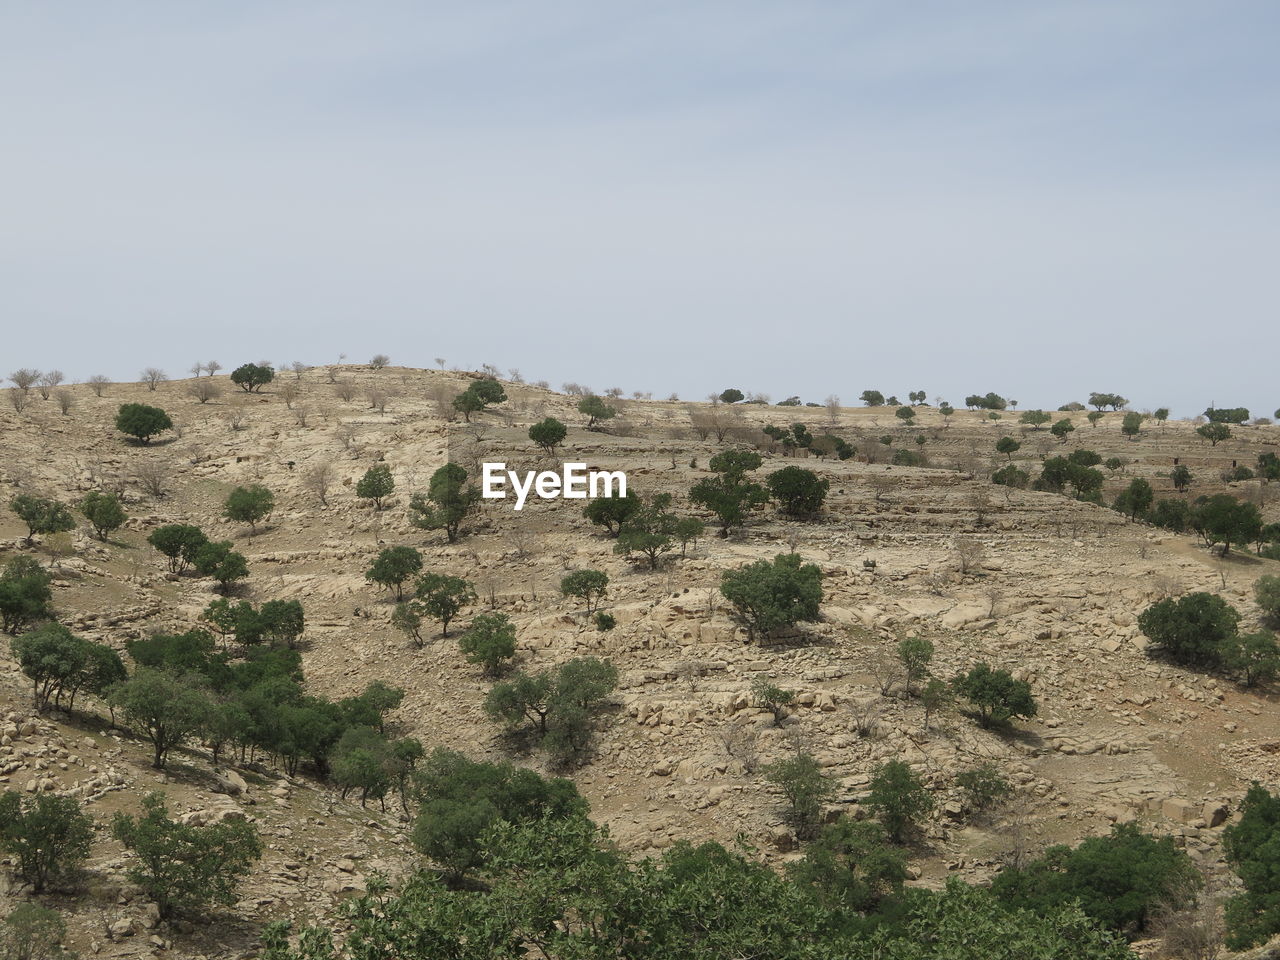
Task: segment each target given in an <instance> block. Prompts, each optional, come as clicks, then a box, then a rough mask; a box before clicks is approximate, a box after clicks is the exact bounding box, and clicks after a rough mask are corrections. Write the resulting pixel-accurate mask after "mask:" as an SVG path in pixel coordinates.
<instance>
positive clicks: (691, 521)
mask: <svg viewBox="0 0 1280 960" xmlns="http://www.w3.org/2000/svg"><path fill="white" fill-rule="evenodd" d="M706 530H707V525H706V524H705V523H703V522H702V521H701V520H699V519H698V518H697V517H681V518H680V519H678V520H677V521H676V525H675V528H674V530H673V531H672V533H673V535H674V536H675V539H676V540H678V541H679V542H680V556H681V557H683V556H685V553H686V551H687V550H688V547H689V544H691V543H692V544H695V545H696V544H697V542H698V538H699V537H701V536H702V535H703V534H704V533H705V532H706Z"/></svg>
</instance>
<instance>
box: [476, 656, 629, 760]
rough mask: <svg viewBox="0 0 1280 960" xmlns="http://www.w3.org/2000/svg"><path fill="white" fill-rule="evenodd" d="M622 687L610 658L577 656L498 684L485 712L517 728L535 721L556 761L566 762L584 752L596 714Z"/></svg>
mask: <svg viewBox="0 0 1280 960" xmlns="http://www.w3.org/2000/svg"><path fill="white" fill-rule="evenodd" d="M617 685H618V671H617V668H616V667H614V665H613V664H612V663H610V662H609V661H608V660H601V659H598V658H595V657H578V658H575V659H573V660H569V661H567V662H565V663H563V664H561V665H560V666H558V667H554V668H552V669H550V670H545V671H542V672H540V673H536V674H527V673H517V674H516V675H515V676H514V677H512V678H511V679H510V680H508V681H504V682H502V683H497V684H494V686H493V689H491V690H490V691H489V695H488V697H487V698H486V699H485V703H484V708H485V711H486V712H487V713H488V714H489V715H490V716H491V717H493V718H494V719H495V720H502V721H504V722H505V723H506V724H507V725H508V726H509V727H512V728H519V727H521V726H523V725H524V724H525V723H531V724H532V725H533V730H534V732H535V733H536V735H537V736H538V738H539V739H540V741H541V743H542V746H543V747H544V748H545V749H546V750H547V751H548V752H549V753H550V754H551V755H552V758H553V759H555V760H556V761H557V762H560V763H567V762H569V761H570V760H573V759H576V758H578V757H581V756H582V755H583V754H584V752H585V750H586V748H587V746H588V745H589V744H590V740H591V730H592V722H593V716H594V714H595V713H596V712H597V711H598V710H599V709H600V707H601V706H602V705H603V703H604V701H605V700H606V698H607V697H608V696H609V694H610V693H612V692H613V690H614V688H615V687H617Z"/></svg>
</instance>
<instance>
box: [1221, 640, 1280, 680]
mask: <svg viewBox="0 0 1280 960" xmlns="http://www.w3.org/2000/svg"><path fill="white" fill-rule="evenodd" d="M1223 659H1224V661H1225V663H1226V665H1227V666H1228V667H1230V668H1231V669H1232V670H1235V671H1237V672H1239V673H1240V674H1241V675H1242V677H1243V680H1244V685H1245V686H1246V687H1252V686H1255V685H1257V684H1260V683H1270V682H1271V681H1272V680H1274V679H1275V678H1276V675H1277V674H1280V645H1277V643H1276V638H1275V635H1274V634H1272V633H1270V632H1268V631H1266V630H1258V631H1255V632H1254V633H1248V634H1245V635H1244V636H1242V637H1236V638H1235V639H1234V640H1233V641H1231V642H1230V643H1228V645H1227V647H1226V650H1225V653H1224V656H1223Z"/></svg>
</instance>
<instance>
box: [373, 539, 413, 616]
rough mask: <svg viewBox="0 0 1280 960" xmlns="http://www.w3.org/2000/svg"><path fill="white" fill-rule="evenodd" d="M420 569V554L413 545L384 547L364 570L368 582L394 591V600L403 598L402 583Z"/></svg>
mask: <svg viewBox="0 0 1280 960" xmlns="http://www.w3.org/2000/svg"><path fill="white" fill-rule="evenodd" d="M421 570H422V554H421V553H419V552H418V551H417V550H415V549H414V548H413V547H403V546H401V547H386V548H385V549H383V550H382V551H381V552H380V553H379V554H378V556H377V559H375V560H374V561H373V565H372V566H370V567H369V569H368V570H366V571H365V574H364V578H365V579H366V580H368V581H369V582H370V583H376V584H378V585H379V586H382V587H386V588H387V589H388V590H394V591H395V592H396V601H397V602H399V601H401V600H403V599H404V585H405V583H407V582H408V581H409V580H410V579H412V578H413V577H414V576H416V575H417V574H418V573H419V572H420V571H421Z"/></svg>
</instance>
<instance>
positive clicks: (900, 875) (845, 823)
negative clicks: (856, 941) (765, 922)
mask: <svg viewBox="0 0 1280 960" xmlns="http://www.w3.org/2000/svg"><path fill="white" fill-rule="evenodd" d="M787 873H788V875H789V876H790V878H791V880H792V881H793V882H794V883H796V884H798V885H799V886H800V887H802V888H803V889H805V890H807V891H808V892H809V893H810V895H811V896H813V897H814V898H815V899H816V900H817V901H818V902H819V903H821V904H822V905H823V906H824V907H825V908H827V909H829V910H833V911H836V912H839V913H843V912H845V911H853V912H856V913H863V914H866V913H870V912H872V911H875V910H877V909H878V908H879V907H880V905H881V904H882V903H883V902H884V901H885V900H887V899H889V898H890V897H895V896H897V895H898V894H900V893H901V892H902V885H903V882H904V881H905V880H906V879H907V857H906V854H905V853H903V851H901V850H900V849H898V848H896V847H894V846H892V845H891V844H890V843H889V842H888V840H887V838H886V837H885V833H884V830H883V828H881V826H880V825H879V824H878V823H871V822H870V821H866V820H863V821H855V820H849V819H846V818H841V819H840V820H837V821H836V822H835V823H833V824H830V825H829V826H826V827H824V828H823V829H822V832H821V833H819V834H818V836H817V838H816V839H815V840H814V841H813V843H811V844H809V846H808V847H806V848H805V851H804V858H803V859H801V860H798V861H796V862H795V863H792V864H791V865H790V866H789V867H788V869H787Z"/></svg>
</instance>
